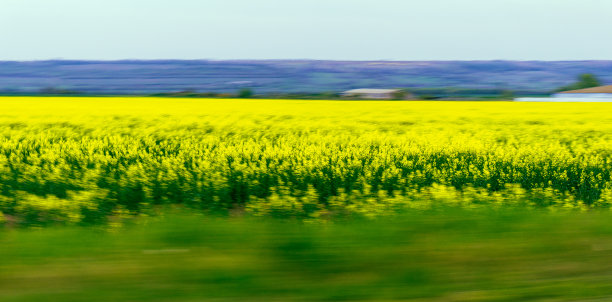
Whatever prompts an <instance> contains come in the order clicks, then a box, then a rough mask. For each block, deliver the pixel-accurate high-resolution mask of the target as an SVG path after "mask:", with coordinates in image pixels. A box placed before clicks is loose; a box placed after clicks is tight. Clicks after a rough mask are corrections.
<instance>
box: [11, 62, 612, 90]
mask: <svg viewBox="0 0 612 302" xmlns="http://www.w3.org/2000/svg"><path fill="white" fill-rule="evenodd" d="M581 73H593V74H595V75H596V76H597V77H598V78H599V79H600V80H601V81H603V82H612V61H320V60H231V61H215V60H121V61H80V60H48V61H0V92H2V93H35V92H39V91H41V90H44V89H55V90H57V91H78V92H83V93H98V94H105V93H109V94H115V93H116V94H149V93H158V92H173V91H198V92H235V91H236V90H238V89H241V88H245V87H248V88H251V89H253V90H254V91H255V92H256V93H298V92H302V93H303V92H325V91H331V92H339V91H344V90H349V89H354V88H362V87H370V88H418V87H430V88H431V87H460V88H470V89H508V90H523V91H542V92H547V91H552V90H554V89H556V88H558V87H560V86H563V85H567V84H570V83H572V82H574V80H575V78H576V76H577V75H579V74H581ZM55 90H54V91H55Z"/></svg>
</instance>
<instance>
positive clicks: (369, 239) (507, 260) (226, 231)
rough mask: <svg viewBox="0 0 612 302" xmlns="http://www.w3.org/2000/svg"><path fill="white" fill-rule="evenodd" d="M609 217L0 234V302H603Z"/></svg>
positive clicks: (611, 228) (160, 224)
mask: <svg viewBox="0 0 612 302" xmlns="http://www.w3.org/2000/svg"><path fill="white" fill-rule="evenodd" d="M610 218H612V215H611V214H610V213H607V212H582V213H578V212H562V213H553V212H540V211H529V212H517V211H497V212H491V211H487V212H480V211H466V210H448V211H432V212H428V213H423V212H420V213H418V214H417V213H416V212H414V213H406V214H405V215H403V216H401V217H396V218H389V219H386V220H385V221H382V220H368V221H362V220H348V221H337V222H334V223H323V222H317V223H313V224H309V223H304V222H298V221H295V220H274V219H269V218H266V219H257V218H244V217H241V218H224V219H221V218H211V217H206V216H200V215H194V214H189V215H185V214H175V215H172V216H164V217H155V218H142V219H138V220H134V221H132V222H130V223H129V224H128V225H124V226H122V227H119V228H115V229H111V230H108V229H103V228H104V227H102V226H98V227H54V228H41V229H4V230H1V231H0V246H1V248H0V301H3V302H14V301H321V300H323V301H325V300H328V301H332V300H349V301H354V300H371V301H397V300H410V301H527V300H530V301H534V300H535V301H570V300H571V301H577V300H581V301H585V300H589V301H591V299H593V300H596V299H599V300H598V301H600V300H601V301H606V300H607V299H612V285H611V284H612V283H611V281H612V261H610V259H611V257H612V219H610Z"/></svg>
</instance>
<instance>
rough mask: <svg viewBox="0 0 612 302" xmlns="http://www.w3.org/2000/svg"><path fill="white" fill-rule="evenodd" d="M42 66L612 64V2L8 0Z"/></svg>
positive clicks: (0, 38)
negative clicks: (120, 62)
mask: <svg viewBox="0 0 612 302" xmlns="http://www.w3.org/2000/svg"><path fill="white" fill-rule="evenodd" d="M40 59H101V60H114V59H331V60H381V59H384V60H491V59H507V60H581V59H612V0H300V1H297V0H0V60H40Z"/></svg>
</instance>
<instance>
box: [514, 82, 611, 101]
mask: <svg viewBox="0 0 612 302" xmlns="http://www.w3.org/2000/svg"><path fill="white" fill-rule="evenodd" d="M514 100H515V101H517V102H612V85H607V86H599V87H592V88H585V89H577V90H569V91H563V92H559V93H555V94H553V95H552V96H551V97H549V98H516V99H514Z"/></svg>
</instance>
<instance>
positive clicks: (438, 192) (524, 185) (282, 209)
mask: <svg viewBox="0 0 612 302" xmlns="http://www.w3.org/2000/svg"><path fill="white" fill-rule="evenodd" d="M611 171H612V104H610V103H580V104H576V103H512V102H420V101H419V102H412V101H405V102H404V101H402V102H397V101H395V102H394V101H356V102H352V101H293V100H255V99H254V100H229V99H177V98H168V99H164V98H138V97H125V98H70V97H66V98H54V97H48V98H45V97H42V98H33V97H4V98H0V212H1V213H3V214H2V215H0V217H4V218H0V220H5V221H9V222H11V223H23V224H45V223H81V222H95V221H104V220H105V219H106V218H107V217H110V216H117V215H123V214H126V215H131V214H138V213H148V212H152V211H153V212H154V211H155V209H157V208H159V207H161V206H164V205H176V204H178V205H181V206H183V207H188V208H193V209H197V210H203V211H210V212H220V213H227V212H228V211H230V212H231V211H235V212H237V213H244V214H247V215H260V216H281V217H298V218H303V219H318V218H324V217H333V216H351V215H357V216H381V215H391V214H393V213H396V212H398V211H405V210H409V209H431V208H435V207H438V206H453V207H455V206H456V207H496V208H499V207H506V206H507V207H530V208H533V207H554V208H581V209H587V208H592V207H597V208H606V207H609V205H610V203H612V182H611V180H610V173H611Z"/></svg>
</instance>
